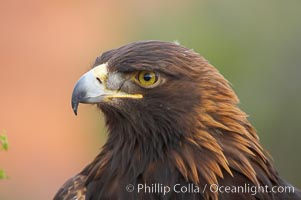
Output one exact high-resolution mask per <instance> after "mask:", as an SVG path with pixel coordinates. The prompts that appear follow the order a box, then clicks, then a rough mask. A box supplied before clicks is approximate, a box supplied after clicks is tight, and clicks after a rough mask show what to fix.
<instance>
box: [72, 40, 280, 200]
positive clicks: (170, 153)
mask: <svg viewBox="0 0 301 200" xmlns="http://www.w3.org/2000/svg"><path fill="white" fill-rule="evenodd" d="M79 103H87V104H96V105H97V106H98V107H99V108H100V109H101V111H102V112H103V113H104V115H105V119H106V125H107V128H108V140H107V142H106V144H105V145H104V147H103V149H102V152H101V153H100V154H99V155H98V156H97V157H96V158H95V160H94V161H93V162H92V163H91V164H90V165H89V166H88V167H87V168H86V169H85V170H84V171H83V172H82V173H81V176H83V177H85V178H84V180H85V181H84V185H85V191H87V192H88V194H87V195H88V196H89V197H97V198H95V199H102V198H103V197H108V199H120V197H121V196H122V195H123V196H124V195H125V196H127V195H129V194H127V193H125V192H124V185H126V184H128V183H129V182H132V183H139V182H140V183H145V182H148V183H155V182H157V183H162V184H169V185H172V184H175V183H177V182H182V183H194V184H196V185H198V186H199V187H200V188H202V189H205V188H206V184H227V183H228V184H230V183H231V184H232V185H242V184H243V183H248V184H254V185H256V184H259V183H261V184H265V185H273V184H276V183H277V181H278V179H277V175H276V172H275V171H274V169H273V167H272V166H271V165H270V163H269V160H268V159H267V158H266V154H265V153H264V150H263V148H262V147H261V145H260V143H259V139H258V137H257V134H256V132H255V130H254V128H253V127H252V126H251V124H250V123H249V122H248V120H247V115H246V114H245V113H244V112H243V111H241V110H240V109H239V107H238V106H237V104H238V103H239V101H238V98H237V96H236V95H235V93H234V91H233V90H232V88H231V87H230V85H229V83H228V81H227V80H226V79H225V78H224V77H223V76H222V75H221V74H220V73H219V72H218V70H217V69H216V68H214V67H213V66H212V65H210V64H209V63H208V62H207V61H206V60H205V59H204V58H203V57H202V56H200V55H199V54H197V53H195V52H194V51H193V50H190V49H187V48H185V47H182V46H180V45H178V44H175V43H171V42H161V41H141V42H134V43H131V44H128V45H125V46H122V47H120V48H117V49H113V50H110V51H108V52H105V53H103V54H102V55H101V56H99V57H98V58H97V59H96V61H95V64H94V66H93V68H92V69H91V70H90V71H88V72H87V73H86V74H84V75H83V76H82V77H81V78H80V79H79V80H78V82H77V83H76V86H75V88H74V91H73V94H72V108H73V110H74V112H75V114H77V110H78V105H79ZM121 185H122V186H121ZM118 191H119V193H118ZM118 195H120V196H118ZM171 195H174V196H171V199H176V198H177V194H171ZM198 195H200V196H202V197H206V198H211V199H216V198H217V194H213V193H210V191H206V192H205V193H204V194H198ZM112 197H116V198H112ZM127 197H128V199H131V198H132V197H129V196H127ZM195 197H199V196H195ZM162 198H163V197H162ZM191 198H192V197H191ZM191 198H188V197H187V199H191ZM240 198H242V197H240ZM88 199H90V198H88ZM91 199H94V198H91ZM125 199H126V198H125ZM141 199H144V197H143V196H142V197H141Z"/></svg>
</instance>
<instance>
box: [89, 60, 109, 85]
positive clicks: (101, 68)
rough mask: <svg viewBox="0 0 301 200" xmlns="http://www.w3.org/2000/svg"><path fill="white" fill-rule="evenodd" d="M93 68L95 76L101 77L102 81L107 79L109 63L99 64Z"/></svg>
mask: <svg viewBox="0 0 301 200" xmlns="http://www.w3.org/2000/svg"><path fill="white" fill-rule="evenodd" d="M92 70H93V74H94V76H95V77H97V78H99V79H100V80H101V81H102V82H104V81H105V80H106V79H107V76H108V70H107V63H104V64H101V65H98V66H96V67H94V68H93V69H92Z"/></svg>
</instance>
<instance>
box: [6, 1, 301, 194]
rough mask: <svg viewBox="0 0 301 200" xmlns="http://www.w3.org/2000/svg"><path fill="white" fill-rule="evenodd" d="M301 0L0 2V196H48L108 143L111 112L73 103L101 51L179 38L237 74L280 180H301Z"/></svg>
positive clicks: (230, 75)
mask: <svg viewBox="0 0 301 200" xmlns="http://www.w3.org/2000/svg"><path fill="white" fill-rule="evenodd" d="M300 8H301V2H300V1H299V0H288V1H278V0H267V1H260V0H252V1H240V0H228V1H217V0H187V1H180V0H173V1H171V0H167V1H164V2H162V1H159V0H153V1H141V0H131V1H110V2H108V1H96V0H94V1H83V0H77V1H67V0H64V1H49V0H48V1H34V0H27V1H21V0H19V1H18V0H12V1H1V3H0V24H1V31H0V32H1V33H0V53H1V55H0V91H1V94H2V95H1V100H0V101H1V104H0V112H1V115H0V130H2V129H5V130H7V135H8V137H9V141H10V150H9V151H8V152H6V153H5V154H3V153H1V152H0V166H1V167H2V168H4V169H5V170H6V173H7V174H8V176H9V177H10V178H9V179H8V180H2V181H0V199H1V200H2V199H3V200H17V199H31V200H38V199H39V200H40V199H51V198H52V197H53V195H54V193H55V192H56V190H57V189H58V188H59V187H60V186H61V185H62V183H63V182H64V181H65V180H66V179H67V178H68V177H71V176H73V175H74V174H75V173H77V172H79V171H80V170H81V169H82V168H83V167H84V166H85V165H86V164H87V163H88V162H90V161H91V160H92V159H93V158H94V156H96V154H97V152H98V151H99V149H100V147H101V145H102V144H103V142H104V141H105V130H104V127H103V121H102V115H101V114H100V113H99V112H97V111H96V109H95V108H94V107H91V106H81V107H80V111H79V117H77V118H75V117H74V116H73V114H72V110H71V108H70V96H71V92H72V88H73V85H74V83H75V81H76V80H77V78H78V77H80V76H81V75H82V74H83V73H84V72H85V71H86V70H87V69H89V68H90V67H91V65H92V64H93V62H94V59H95V58H96V57H97V56H98V55H100V54H101V52H103V51H106V50H109V49H112V48H116V47H119V46H121V45H123V44H126V43H129V42H132V41H137V40H150V39H155V40H166V41H175V40H177V41H179V42H180V43H181V44H182V45H184V46H186V47H188V48H192V49H194V50H195V51H197V52H199V53H200V54H201V55H203V56H204V57H205V58H207V59H208V60H209V61H210V62H211V63H212V64H213V65H214V66H216V68H218V69H219V71H220V72H221V73H222V74H223V75H224V76H225V77H226V78H227V79H228V80H229V81H230V82H231V83H232V84H233V88H234V90H235V91H236V92H237V94H238V96H239V97H240V100H241V105H240V107H241V108H242V109H243V110H244V111H246V112H247V113H248V114H249V115H250V118H249V119H250V121H251V122H252V124H253V125H254V126H255V127H256V129H257V130H258V134H259V136H260V138H261V142H262V144H263V145H264V147H265V148H266V149H267V150H268V151H269V152H270V153H271V154H272V156H273V158H274V164H275V166H276V168H277V169H278V171H279V173H280V174H281V176H282V177H283V178H285V179H286V180H288V181H289V182H291V183H292V184H293V185H295V186H297V187H299V188H301V175H300V172H299V171H300V169H301V156H300V153H301V145H300V142H301V131H300V130H299V129H300V123H301V118H300V113H301V105H300V102H301V67H300V66H299V63H300V62H301V20H300V19H301V12H300Z"/></svg>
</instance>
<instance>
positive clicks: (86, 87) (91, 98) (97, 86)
mask: <svg viewBox="0 0 301 200" xmlns="http://www.w3.org/2000/svg"><path fill="white" fill-rule="evenodd" d="M106 78H107V65H106V64H102V65H98V66H96V67H94V68H93V69H91V70H90V71H88V72H87V73H85V74H84V75H83V76H82V77H81V78H80V79H79V80H78V81H77V82H76V84H75V87H74V89H73V93H72V100H71V105H72V109H73V111H74V114H75V115H77V108H78V104H79V103H86V104H94V103H99V102H101V101H102V100H103V98H104V95H105V87H104V84H103V82H104V81H105V80H106Z"/></svg>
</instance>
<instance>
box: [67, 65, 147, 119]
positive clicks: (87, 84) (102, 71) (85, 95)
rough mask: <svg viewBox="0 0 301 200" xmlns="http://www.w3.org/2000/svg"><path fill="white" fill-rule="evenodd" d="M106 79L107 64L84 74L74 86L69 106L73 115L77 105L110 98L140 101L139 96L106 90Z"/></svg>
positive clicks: (75, 112) (140, 96)
mask: <svg viewBox="0 0 301 200" xmlns="http://www.w3.org/2000/svg"><path fill="white" fill-rule="evenodd" d="M107 79H108V71H107V64H106V63H105V64H101V65H98V66H96V67H94V68H93V69H91V70H90V71H88V72H87V73H85V74H84V75H83V76H82V77H81V78H80V79H79V80H78V81H77V82H76V84H75V87H74V89H73V93H72V100H71V105H72V109H73V112H74V114H75V115H77V109H78V105H79V103H86V104H95V103H100V102H104V101H107V100H110V99H112V98H132V99H141V98H143V96H142V95H141V94H128V93H124V92H121V91H118V90H110V89H107V88H106V80H107Z"/></svg>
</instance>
